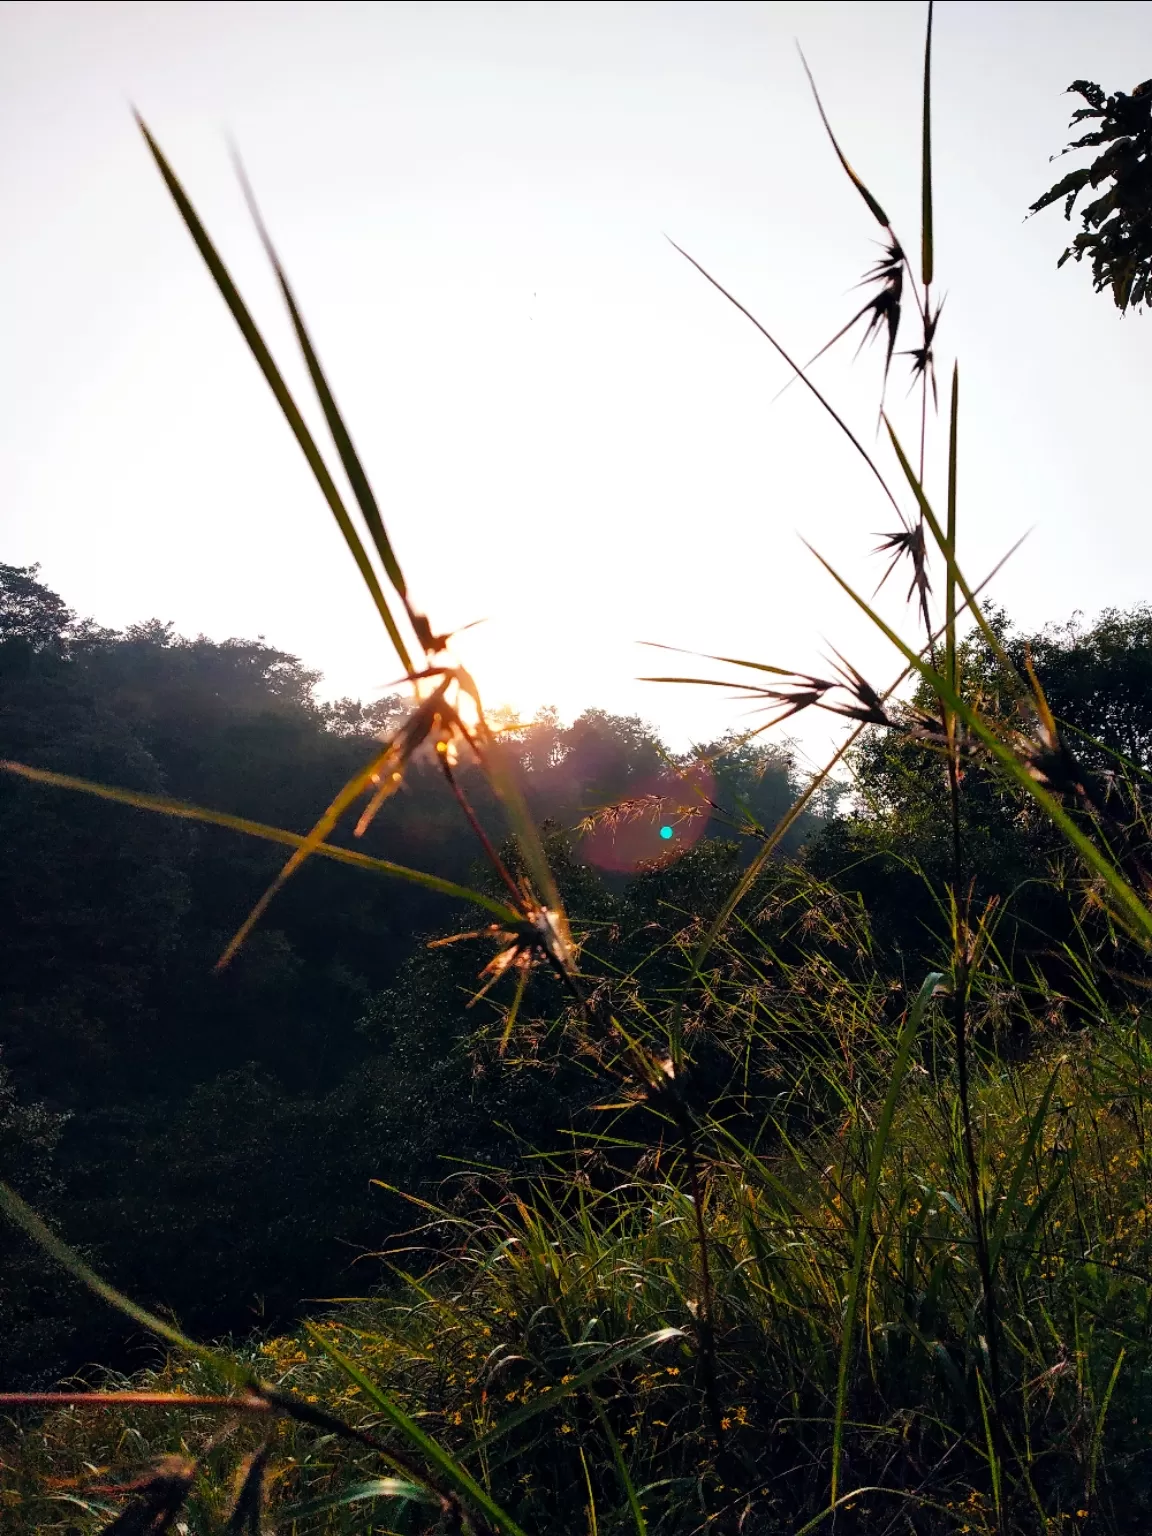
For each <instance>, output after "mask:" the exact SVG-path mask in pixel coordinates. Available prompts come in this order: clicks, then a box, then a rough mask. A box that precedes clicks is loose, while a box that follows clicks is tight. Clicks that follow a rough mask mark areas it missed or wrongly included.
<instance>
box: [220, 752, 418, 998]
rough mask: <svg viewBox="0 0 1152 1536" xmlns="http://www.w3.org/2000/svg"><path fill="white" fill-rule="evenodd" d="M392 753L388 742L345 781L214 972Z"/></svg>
mask: <svg viewBox="0 0 1152 1536" xmlns="http://www.w3.org/2000/svg"><path fill="white" fill-rule="evenodd" d="M392 750H393V749H392V744H391V742H389V744H388V746H387V747H385V749H384V751H383V752H380V753H377V755H376V756H375V757H374V758H373V759H372V761H371V762H370V763H369V764H368V766H367V767H366V768H364V769H362V770H361V772H360V773H356V774H353V776H352V777H351V778H350V779H349V780H348V782H347V784H345V785H344V787H343V789H341V790H340V793H339V794H338V795H337V796H336V798H335V799H334V800H333V801H332V803H331V804H330V805H329V806H328V808H327V810H326V811H325V812H324V814H323V816H321V817H320V820H319V821H318V822H317V823H316V825H315V826H314V827H313V828H312V830H311V831H310V832H309V833H308V836H307V837H306V838H305V839H304V841H303V843H302V844H301V845H300V847H299V848H297V849H296V851H295V853H294V854H293V855H292V857H291V858H290V859H289V860H288V862H287V863H286V864H285V865H284V868H283V869H282V870H281V871H280V873H279V874H278V875H277V876H276V878H275V880H273V882H272V884H271V885H270V886H269V887H268V889H267V890H266V891H265V892H264V894H263V896H261V898H260V900H259V901H258V902H257V903H256V905H255V906H254V907H253V908H252V910H251V912H249V914H248V916H247V917H246V918H245V919H244V921H243V922H242V923H241V925H240V927H239V928H238V929H237V931H236V933H235V934H233V936H232V938H231V939H230V940H229V942H228V947H227V948H226V949H225V951H224V953H223V954H222V955H221V956H220V958H219V960H217V962H216V969H217V970H222V969H223V968H224V966H226V965H227V964H228V962H229V960H231V959H232V957H233V955H234V954H235V953H236V951H237V950H238V949H239V948H240V946H241V945H242V944H243V943H244V941H245V939H246V938H247V937H248V935H249V934H250V933H251V932H252V929H253V928H254V927H255V926H256V924H257V923H258V922H259V920H260V918H261V917H262V916H263V914H264V912H265V911H266V910H267V907H268V904H269V902H270V901H271V900H272V898H273V896H275V895H276V892H277V891H278V890H280V888H281V886H283V885H284V883H285V881H286V880H288V879H289V878H290V877H291V876H292V875H293V874H295V872H296V871H297V870H298V869H299V868H300V866H301V864H303V863H304V861H305V859H306V858H307V857H308V855H309V854H311V853H315V852H316V850H317V849H318V848H319V847H320V844H321V843H323V842H325V841H326V840H327V838H328V834H329V833H330V832H332V831H334V830H335V827H336V824H337V823H338V822H339V820H340V818H341V816H343V814H344V812H345V811H346V810H347V809H348V807H349V806H350V805H351V804H352V803H353V802H354V801H355V800H358V799H359V798H360V796H361V795H362V794H364V792H365V791H366V790H367V789H368V788H369V787H370V786H371V784H372V782H373V778H374V776H375V775H376V774H377V773H378V771H379V770H380V769H381V768H382V767H383V766H384V764H385V763H386V762H387V761H388V759H389V758H390V757H391V756H392Z"/></svg>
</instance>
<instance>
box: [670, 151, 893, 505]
mask: <svg viewBox="0 0 1152 1536" xmlns="http://www.w3.org/2000/svg"><path fill="white" fill-rule="evenodd" d="M845 163H847V162H845ZM665 238H667V239H668V244H669V245H670V246H671V247H672V249H673V250H674V251H679V252H680V254H681V256H683V258H684V260H685V261H689V262H691V263H692V265H693V266H694V267H695V268H696V270H697V272H699V273H700V276H701V277H704V278H707V280H708V281H709V282H710V283H711V284H712V286H713V288H715V289H716V291H717V292H718V293H722V294H723V295H724V297H725V298H726V299H727V300H728V302H729V304H732V305H733V306H734V307H735V308H736V309H738V310H739V311H740V313H741V314H742V315H743V316H744V318H745V319H746V320H751V322H752V324H753V325H754V326H755V327H756V329H757V330H758V331H759V332H760V334H761V336H763V337H764V339H765V340H766V341H767V342H769V343H770V344H771V345H772V346H773V347H774V348H775V349H776V351H777V352H778V353H779V355H780V356H781V357H782V358H783V359H784V361H785V362H786V363H787V364H788V366H789V368H791V369H792V371H793V373H794V374H795V375H796V377H797V378H798V379H799V380H800V382H801V383H802V384H805V385H807V387H808V389H809V390H810V391H811V392H812V394H814V395H815V396H816V399H817V400H819V402H820V404H821V405H822V406H823V407H824V409H825V410H826V411H827V412H828V414H829V416H831V418H832V420H833V421H834V422H835V423H836V425H837V426H838V427H839V428H840V430H841V432H843V434H844V436H845V437H846V438H847V439H848V441H849V442H850V443H851V444H852V446H853V448H855V450H856V452H857V453H858V454H859V455H860V457H861V458H862V459H863V460H864V462H865V464H867V466H868V468H869V469H870V470H871V471H872V474H873V475H874V476H875V478H876V481H877V483H878V484H879V486H880V488H881V490H882V491H883V492H884V494H885V496H887V498H888V500H889V501H890V502H891V503H892V506H893V508H894V509H895V511H896V515H897V517H899V518H900V520H901V522H904V521H905V519H904V514H903V512H902V511H901V510H900V504H899V502H897V500H896V498H895V496H894V495H893V494H892V490H891V488H890V487H889V485H888V482H887V480H885V478H884V476H883V475H882V474H881V473H880V470H879V468H878V467H877V464H876V461H875V459H873V457H872V455H871V454H870V453H869V452H868V450H867V448H865V446H864V444H863V443H862V442H861V441H860V439H859V438H858V437H857V436H856V434H855V432H853V430H852V428H851V427H850V426H849V425H848V423H847V422H846V421H845V420H844V418H843V417H842V416H841V415H840V413H839V411H837V410H836V408H835V406H833V405H832V404H831V403H830V402H829V401H828V400H827V399H826V398H825V397H824V395H822V394H821V392H820V391H819V390H818V389H817V388H816V385H815V384H813V382H812V380H811V379H810V378H809V377H808V375H807V373H806V372H805V371H804V369H803V368H801V367H800V365H799V363H796V362H794V361H793V360H792V358H791V357H790V356H789V355H788V353H787V352H785V350H784V348H783V347H782V346H781V345H780V343H779V342H778V341H777V340H776V338H775V336H773V335H772V333H771V332H770V331H769V330H768V329H767V328H766V327H765V326H763V325H761V324H760V321H759V320H757V318H756V316H755V315H754V314H753V313H752V311H751V310H750V309H746V308H745V307H744V305H743V304H741V302H740V300H739V299H737V298H736V297H734V295H732V294H731V293H729V292H728V290H727V288H725V287H724V286H723V284H722V283H719V282H717V280H716V279H715V278H714V277H713V276H712V274H711V273H710V272H708V271H706V270H705V268H704V267H702V266H701V265H700V263H699V262H698V261H697V260H696V258H695V256H689V254H688V252H687V251H686V250H684V249H683V247H682V246H679V245H677V244H676V242H675V240H672V239H670V238H668V237H667V236H666V237H665Z"/></svg>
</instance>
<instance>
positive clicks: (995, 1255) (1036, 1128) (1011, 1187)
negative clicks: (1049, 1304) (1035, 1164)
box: [988, 1062, 1063, 1271]
mask: <svg viewBox="0 0 1152 1536" xmlns="http://www.w3.org/2000/svg"><path fill="white" fill-rule="evenodd" d="M1062 1065H1063V1063H1062V1062H1057V1063H1056V1067H1055V1070H1054V1071H1053V1073H1052V1075H1051V1077H1049V1079H1048V1083H1047V1086H1046V1087H1045V1089H1044V1092H1043V1093H1042V1094H1041V1096H1040V1102H1039V1104H1037V1106H1036V1111H1035V1113H1034V1114H1033V1116H1032V1119H1031V1121H1030V1122H1029V1125H1028V1133H1027V1135H1026V1136H1025V1138H1024V1145H1023V1146H1022V1147H1021V1149H1020V1155H1019V1157H1017V1159H1016V1166H1015V1167H1014V1168H1013V1170H1012V1176H1011V1178H1010V1180H1009V1182H1008V1189H1007V1191H1006V1193H1005V1196H1004V1203H1003V1205H1002V1206H1001V1207H1000V1211H999V1214H998V1215H997V1217H996V1224H995V1226H994V1228H993V1230H992V1235H991V1237H990V1239H989V1242H988V1262H989V1264H990V1265H991V1266H992V1269H993V1271H995V1268H996V1263H997V1260H998V1259H999V1257H1000V1250H1001V1249H1002V1248H1003V1246H1004V1240H1005V1238H1006V1237H1007V1236H1008V1228H1009V1226H1010V1225H1011V1222H1012V1217H1013V1215H1014V1214H1015V1211H1016V1203H1017V1201H1018V1200H1019V1198H1020V1189H1021V1186H1022V1185H1023V1183H1024V1179H1025V1177H1026V1176H1027V1173H1028V1164H1029V1162H1030V1161H1031V1159H1032V1155H1033V1153H1034V1152H1035V1150H1036V1146H1037V1143H1038V1142H1039V1140H1040V1137H1041V1135H1042V1134H1043V1131H1044V1121H1045V1120H1046V1119H1047V1116H1048V1106H1049V1104H1050V1103H1051V1102H1052V1095H1053V1094H1054V1093H1055V1092H1056V1083H1057V1081H1058V1079H1059V1077H1060V1069H1061V1067H1062Z"/></svg>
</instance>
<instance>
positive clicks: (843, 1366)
mask: <svg viewBox="0 0 1152 1536" xmlns="http://www.w3.org/2000/svg"><path fill="white" fill-rule="evenodd" d="M941 980H942V976H941V973H940V972H939V971H930V972H929V973H928V975H927V976H926V977H925V979H924V984H923V986H922V987H921V988H920V990H919V992H918V993H917V994H916V999H915V1001H914V1002H913V1004H912V1006H911V1008H909V1010H908V1016H907V1018H906V1019H905V1020H904V1024H903V1027H902V1028H901V1030H900V1035H899V1038H898V1040H897V1044H896V1058H895V1060H894V1061H893V1063H892V1077H891V1081H890V1082H889V1084H888V1092H887V1093H886V1094H885V1096H884V1105H883V1108H882V1109H881V1111H880V1117H879V1119H878V1120H877V1122H876V1130H875V1133H874V1134H873V1137H872V1151H871V1155H870V1156H869V1159H868V1182H867V1184H866V1185H865V1188H864V1200H863V1202H862V1204H861V1206H860V1213H859V1217H858V1226H857V1229H856V1240H855V1242H854V1244H853V1249H852V1270H851V1274H850V1275H849V1279H848V1293H847V1296H846V1298H845V1306H844V1332H843V1337H842V1339H841V1342H840V1364H839V1368H838V1370H837V1372H836V1409H835V1416H834V1418H833V1421H832V1491H831V1502H832V1504H833V1505H835V1503H836V1499H837V1496H838V1493H839V1487H840V1461H841V1457H842V1456H843V1452H844V1409H845V1406H846V1404H847V1400H848V1374H849V1370H850V1368H851V1364H852V1343H853V1334H854V1333H855V1328H856V1312H857V1309H858V1305H859V1300H860V1280H861V1276H862V1275H863V1272H864V1253H865V1250H866V1248H867V1246H868V1235H869V1232H870V1231H871V1227H872V1212H873V1210H874V1209H875V1206H876V1195H877V1192H878V1191H879V1188H880V1175H881V1173H882V1172H883V1168H884V1149H885V1148H886V1146H887V1145H888V1136H889V1133H890V1131H891V1129H892V1120H893V1117H894V1116H895V1114H896V1101H897V1099H898V1098H899V1096H900V1089H901V1087H902V1086H903V1083H904V1075H905V1073H906V1072H907V1071H908V1063H909V1061H910V1060H911V1057H912V1047H913V1045H914V1044H915V1040H916V1031H917V1030H918V1029H919V1027H920V1023H921V1020H922V1019H923V1017H924V1010H925V1009H926V1008H927V1006H928V1002H929V1000H930V998H931V997H932V994H933V992H934V991H935V990H936V987H937V986H938V984H939V983H940V981H941Z"/></svg>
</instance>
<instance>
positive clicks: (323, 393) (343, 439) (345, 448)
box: [235, 157, 411, 670]
mask: <svg viewBox="0 0 1152 1536" xmlns="http://www.w3.org/2000/svg"><path fill="white" fill-rule="evenodd" d="M235 164H236V171H237V174H238V175H239V177H240V184H241V186H242V187H243V189H244V196H245V198H246V199H247V202H248V209H249V212H250V213H251V215H252V219H253V222H254V223H255V225H256V229H257V232H258V233H259V236H260V239H261V242H262V243H263V246H264V250H265V252H266V254H267V256H268V260H269V262H270V263H271V264H272V270H273V271H274V272H275V274H276V281H277V282H278V283H279V284H280V292H281V293H282V294H283V296H284V302H285V304H286V305H287V306H288V313H289V315H290V316H291V319H292V325H293V328H294V329H295V331H296V340H297V341H298V342H299V343H300V350H301V352H302V353H303V354H304V361H305V363H306V364H307V366H308V373H309V376H310V378H311V380H312V384H313V387H314V388H315V390H316V396H317V398H318V399H319V401H320V407H321V409H322V410H323V412H324V420H325V421H326V422H327V423H328V430H329V431H330V432H331V433H332V441H333V442H334V443H335V444H336V451H337V453H338V454H339V455H340V462H341V464H343V466H344V472H345V474H346V475H347V476H348V483H349V485H351V487H352V493H353V495H354V496H355V497H356V503H357V505H358V506H359V508H360V511H361V513H362V514H363V517H364V522H365V524H366V525H367V528H368V532H369V533H370V534H371V535H372V542H373V544H374V545H375V546H376V552H377V554H378V555H379V556H380V561H381V564H382V565H383V566H384V569H385V571H387V573H388V579H389V581H390V582H391V583H392V585H393V586H394V587H395V589H396V592H397V594H398V595H399V596H400V597H401V598H403V599H404V600H405V602H406V601H407V598H408V588H407V583H406V582H405V580H404V574H403V572H402V571H401V569H400V564H399V561H398V560H397V559H396V554H395V551H394V550H393V548H392V541H391V540H390V539H389V537H388V534H387V532H386V531H385V528H384V520H383V518H382V517H381V516H380V508H379V506H378V505H377V502H376V497H375V495H374V494H373V491H372V487H371V485H370V484H369V483H368V476H367V475H366V474H365V472H364V466H363V464H362V463H361V462H360V455H359V454H358V453H357V452H356V448H355V446H354V444H353V442H352V436H351V434H350V433H349V431H348V428H347V427H346V426H345V424H344V418H343V417H342V416H341V414H340V410H339V408H338V406H337V404H336V400H335V397H334V396H333V394H332V390H331V388H330V386H329V384H328V380H327V378H326V376H325V374H324V370H323V368H321V366H320V360H319V358H318V357H317V356H316V349H315V348H314V347H313V345H312V338H311V337H310V336H309V334H308V329H307V327H306V326H305V324H304V319H303V317H302V315H301V314H300V308H299V305H298V304H297V303H296V295H295V294H294V292H293V290H292V285H291V284H290V283H289V281H288V276H287V273H286V272H285V271H284V267H283V265H282V263H281V261H280V257H279V256H278V255H277V253H276V247H275V246H274V245H273V244H272V238H271V236H270V235H269V233H268V230H267V227H266V226H265V223H264V220H263V218H262V217H261V215H260V209H259V207H258V206H257V203H256V198H255V196H254V195H253V192H252V188H251V186H250V185H249V182H248V177H247V176H246V175H245V173H244V168H243V166H242V165H241V164H240V160H239V158H238V157H236V158H235ZM401 659H402V660H403V658H401ZM409 670H411V668H410V667H409Z"/></svg>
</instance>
